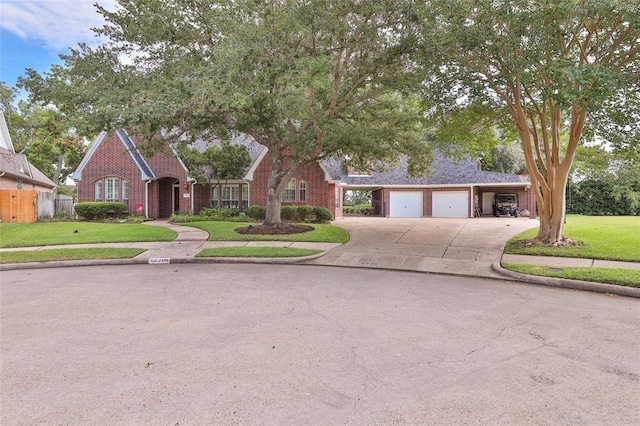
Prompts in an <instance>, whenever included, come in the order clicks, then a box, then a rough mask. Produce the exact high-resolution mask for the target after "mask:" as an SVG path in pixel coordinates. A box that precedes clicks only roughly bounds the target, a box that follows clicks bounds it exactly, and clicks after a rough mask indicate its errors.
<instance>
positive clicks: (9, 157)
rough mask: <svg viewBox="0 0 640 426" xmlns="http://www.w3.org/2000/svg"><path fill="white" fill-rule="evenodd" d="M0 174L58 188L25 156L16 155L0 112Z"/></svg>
mask: <svg viewBox="0 0 640 426" xmlns="http://www.w3.org/2000/svg"><path fill="white" fill-rule="evenodd" d="M0 174H7V175H10V176H12V177H14V178H16V179H21V180H24V181H28V182H33V183H37V184H39V185H42V186H48V187H50V188H55V187H56V186H58V185H56V184H55V183H54V182H53V181H52V180H51V179H49V178H48V177H47V176H46V175H45V174H44V173H42V172H41V171H40V170H38V168H37V167H35V166H34V165H33V164H31V163H30V162H29V160H28V159H27V156H26V155H24V154H20V153H17V154H16V152H15V149H14V147H13V142H12V141H11V136H10V135H9V129H8V128H7V122H6V121H5V119H4V114H3V113H2V111H0Z"/></svg>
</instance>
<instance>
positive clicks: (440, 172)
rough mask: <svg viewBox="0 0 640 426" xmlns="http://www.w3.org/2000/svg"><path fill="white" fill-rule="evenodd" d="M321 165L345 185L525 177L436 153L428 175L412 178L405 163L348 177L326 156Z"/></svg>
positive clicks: (478, 181)
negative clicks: (479, 166)
mask: <svg viewBox="0 0 640 426" xmlns="http://www.w3.org/2000/svg"><path fill="white" fill-rule="evenodd" d="M323 166H324V167H325V168H326V169H327V170H328V171H329V173H330V174H331V176H332V177H333V179H335V180H339V181H341V182H342V183H344V184H346V185H354V186H355V185H359V186H360V185H361V186H401V185H461V184H490V183H523V182H527V179H524V178H522V177H521V176H519V175H514V174H509V173H499V172H489V171H485V170H479V169H478V166H477V163H476V162H475V161H473V160H472V159H469V158H466V159H463V160H459V161H455V160H452V159H450V158H447V157H445V156H444V155H442V154H441V153H439V152H438V153H436V161H435V162H434V163H433V164H432V166H431V170H432V172H431V173H430V174H429V175H428V176H418V177H412V176H409V174H408V173H407V162H406V160H405V161H401V162H400V164H399V165H398V166H396V167H394V168H391V169H389V170H383V171H379V172H372V173H371V175H370V176H353V175H352V176H349V174H348V173H347V170H346V167H345V165H344V162H342V161H339V160H335V159H329V160H325V161H323Z"/></svg>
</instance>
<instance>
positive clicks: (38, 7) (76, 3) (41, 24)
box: [0, 0, 116, 51]
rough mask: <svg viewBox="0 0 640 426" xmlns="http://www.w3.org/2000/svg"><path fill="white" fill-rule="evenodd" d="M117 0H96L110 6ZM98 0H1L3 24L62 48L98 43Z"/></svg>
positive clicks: (26, 37)
mask: <svg viewBox="0 0 640 426" xmlns="http://www.w3.org/2000/svg"><path fill="white" fill-rule="evenodd" d="M115 1H116V0H97V3H99V4H100V5H102V6H103V7H105V8H106V9H107V10H114V9H115ZM95 2H96V0H0V9H1V12H2V13H1V14H0V16H1V18H0V26H1V27H2V28H3V29H4V30H7V31H10V32H12V33H14V34H16V35H17V36H18V37H20V38H22V39H24V40H27V41H37V42H39V43H41V44H42V45H44V46H45V47H47V48H49V49H51V50H54V51H62V50H65V49H67V48H68V47H74V46H76V45H77V44H78V43H81V42H85V43H89V44H97V42H98V39H97V38H96V36H95V33H94V32H93V31H92V30H91V28H99V27H101V26H102V25H103V24H104V18H103V17H102V15H100V14H99V13H98V12H97V11H96V8H95V6H94V3H95Z"/></svg>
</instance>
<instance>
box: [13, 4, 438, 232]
mask: <svg viewBox="0 0 640 426" xmlns="http://www.w3.org/2000/svg"><path fill="white" fill-rule="evenodd" d="M413 3H414V2H413V1H412V0H313V1H304V0H261V1H256V0H225V1H220V0H218V1H199V0H198V1H196V0H119V2H118V7H117V9H116V10H115V11H111V12H110V11H107V10H105V9H103V8H99V10H100V12H101V13H102V14H103V15H104V16H105V18H106V21H107V24H106V25H105V26H104V27H103V28H101V29H99V30H98V33H99V34H100V35H102V36H105V37H106V38H108V40H109V41H108V43H106V44H104V45H102V46H100V47H98V48H95V49H92V48H89V47H88V46H86V45H81V46H79V47H78V48H77V49H74V50H72V54H71V55H69V56H66V57H64V60H65V64H64V66H62V67H55V68H53V69H52V71H51V72H50V73H49V74H48V75H45V76H40V75H38V74H37V73H33V72H31V73H30V75H29V77H28V78H27V79H25V80H23V81H22V83H23V84H24V86H25V87H27V88H29V89H30V90H31V93H32V94H33V95H34V96H35V97H37V98H39V99H41V100H52V101H54V103H55V101H56V99H55V98H56V97H62V98H63V99H61V101H60V103H62V104H64V105H66V106H68V107H69V108H70V109H72V110H73V111H74V113H75V114H77V115H78V116H83V117H87V120H86V122H87V123H90V124H92V125H93V126H99V127H102V128H114V127H128V128H130V129H133V130H134V131H136V132H138V133H145V134H147V135H149V136H150V138H149V139H150V140H152V138H151V136H157V135H158V134H160V132H161V130H163V129H165V130H171V131H172V134H173V135H176V136H179V137H181V138H184V137H185V135H188V137H191V138H194V139H196V138H198V137H200V136H202V135H204V136H205V137H206V138H211V137H214V136H217V137H228V136H229V135H231V134H234V133H236V134H237V133H245V134H249V135H251V136H252V137H253V138H254V139H255V140H256V141H257V142H258V143H260V144H262V145H264V146H266V147H267V148H268V149H269V162H270V164H269V168H270V171H269V180H268V188H269V189H268V191H269V192H268V205H267V214H266V220H265V224H266V225H278V224H280V222H281V220H280V206H281V200H282V195H283V192H284V190H285V188H286V185H287V183H288V181H289V180H290V178H291V177H293V176H294V174H295V171H296V169H297V168H298V167H300V166H301V165H303V164H305V163H308V162H313V161H317V160H319V159H322V158H325V157H327V156H349V157H350V158H351V159H352V161H361V162H363V163H366V164H370V162H371V161H372V160H379V161H384V162H386V163H389V162H393V161H395V160H398V159H399V157H400V156H402V155H405V154H407V155H408V156H409V157H410V167H411V171H412V172H416V173H417V172H421V171H425V170H426V168H427V167H428V164H429V161H428V159H429V158H430V151H429V149H428V147H427V146H426V144H425V138H424V135H423V132H422V128H421V124H422V119H423V116H422V115H421V113H420V110H419V108H418V102H416V101H415V99H412V98H411V96H409V95H408V94H406V93H405V92H404V91H403V89H405V88H407V87H410V83H411V79H412V78H414V77H415V74H413V73H411V72H410V71H411V69H410V64H411V63H410V62H409V60H408V59H409V58H408V56H407V52H408V51H409V50H410V48H411V47H412V46H413V43H412V42H411V40H412V34H411V32H410V28H411V20H413V19H415V17H416V16H415V13H414V10H415V5H414V4H413ZM52 88H55V90H51V89H52ZM47 98H50V99H47Z"/></svg>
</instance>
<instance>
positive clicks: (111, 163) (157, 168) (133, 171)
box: [77, 133, 190, 217]
mask: <svg viewBox="0 0 640 426" xmlns="http://www.w3.org/2000/svg"><path fill="white" fill-rule="evenodd" d="M147 161H148V163H149V165H150V167H151V169H152V170H153V172H154V173H155V174H156V177H157V178H158V179H161V181H160V182H159V181H153V182H151V183H150V184H149V185H148V190H149V206H148V212H149V216H151V217H166V216H165V215H167V214H168V213H169V212H170V210H171V186H172V184H173V182H174V181H178V182H179V184H180V201H179V203H180V205H179V207H180V208H179V210H180V211H182V212H187V211H189V210H190V199H189V198H183V197H182V193H183V192H184V188H185V184H186V183H187V174H186V172H185V171H184V169H183V168H182V165H181V164H180V162H179V161H178V159H177V158H176V157H175V156H173V155H170V154H165V153H156V154H155V155H154V156H153V157H151V158H148V159H147ZM106 177H116V178H120V179H124V180H127V181H128V182H129V204H128V205H129V212H131V213H133V212H135V211H136V205H138V204H142V205H143V206H144V204H145V186H146V181H145V180H143V179H142V173H141V172H140V169H139V168H138V166H137V165H136V163H135V162H134V161H133V159H132V158H131V155H130V154H129V152H128V151H127V149H126V147H125V146H124V145H123V143H122V142H121V141H120V139H119V138H118V136H117V135H116V134H115V133H110V134H108V135H107V136H105V138H104V139H103V140H102V142H101V143H100V145H99V146H98V147H97V149H96V150H95V151H94V153H93V156H92V157H91V158H90V159H89V162H88V163H87V164H86V166H85V168H84V170H83V171H82V180H80V181H78V182H77V188H78V201H80V202H82V201H95V192H94V191H95V182H96V180H98V179H104V178H106ZM162 178H167V179H162ZM166 186H168V187H169V189H168V190H167V189H166ZM105 190H106V188H105V186H104V184H103V188H102V191H103V192H102V195H103V198H104V194H105ZM187 192H188V191H187ZM161 196H162V197H166V196H168V197H169V198H168V199H166V198H159V197H161ZM160 204H163V206H164V207H163V211H162V215H161V211H160Z"/></svg>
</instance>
